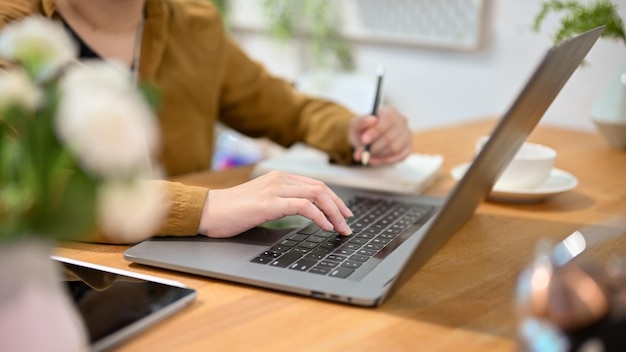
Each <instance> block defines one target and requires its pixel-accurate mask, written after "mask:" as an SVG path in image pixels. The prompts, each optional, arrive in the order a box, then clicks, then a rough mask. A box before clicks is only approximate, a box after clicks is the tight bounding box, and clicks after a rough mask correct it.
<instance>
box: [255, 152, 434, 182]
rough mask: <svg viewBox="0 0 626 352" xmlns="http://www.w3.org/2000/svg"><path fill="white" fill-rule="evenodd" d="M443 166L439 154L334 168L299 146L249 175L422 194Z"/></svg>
mask: <svg viewBox="0 0 626 352" xmlns="http://www.w3.org/2000/svg"><path fill="white" fill-rule="evenodd" d="M442 164H443V157H442V156H441V155H426V154H411V155H410V156H409V157H408V158H406V159H405V160H404V161H402V162H400V163H396V164H394V165H388V166H375V167H372V166H367V167H363V166H358V165H355V166H345V165H337V164H331V163H330V162H329V161H328V155H327V154H326V153H324V152H322V151H319V150H317V149H314V148H311V147H309V146H307V145H305V144H302V143H298V144H295V145H293V146H292V147H291V148H289V149H287V150H286V151H285V152H284V153H281V154H279V155H276V156H273V157H270V158H268V159H265V160H262V161H260V162H259V163H257V165H256V166H255V168H254V170H253V171H252V176H253V177H257V176H260V175H262V174H265V173H267V172H270V171H272V170H282V171H285V172H289V173H292V174H297V175H303V176H308V177H311V178H314V179H317V180H320V181H324V182H327V183H332V184H336V185H341V186H349V187H355V188H362V189H374V190H384V191H392V192H402V193H421V192H422V191H423V190H424V189H426V188H427V187H428V186H430V185H431V184H432V183H433V182H434V181H435V180H436V179H437V177H438V176H439V175H440V173H441V166H442Z"/></svg>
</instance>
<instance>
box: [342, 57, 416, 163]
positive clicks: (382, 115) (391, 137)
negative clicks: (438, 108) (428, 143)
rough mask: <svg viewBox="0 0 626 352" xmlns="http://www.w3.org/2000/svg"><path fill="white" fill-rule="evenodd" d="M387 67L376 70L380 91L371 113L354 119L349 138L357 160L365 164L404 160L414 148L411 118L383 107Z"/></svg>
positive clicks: (377, 90) (377, 88)
mask: <svg viewBox="0 0 626 352" xmlns="http://www.w3.org/2000/svg"><path fill="white" fill-rule="evenodd" d="M383 75H384V70H383V68H382V67H379V68H378V69H377V71H376V93H375V95H374V106H373V108H372V113H371V115H364V116H359V117H356V118H354V119H353V121H352V125H351V126H350V132H349V140H350V143H351V145H352V146H353V147H354V155H353V158H354V160H357V161H359V162H361V164H363V165H371V166H377V165H385V164H393V163H395V162H398V161H402V160H404V159H405V158H406V157H407V156H408V155H409V154H410V153H411V152H412V151H413V143H412V142H413V136H412V133H411V131H410V129H409V127H408V121H407V119H406V118H405V117H404V116H402V115H401V114H400V113H398V111H397V110H396V109H394V108H392V107H389V106H381V105H380V102H381V96H382V80H383Z"/></svg>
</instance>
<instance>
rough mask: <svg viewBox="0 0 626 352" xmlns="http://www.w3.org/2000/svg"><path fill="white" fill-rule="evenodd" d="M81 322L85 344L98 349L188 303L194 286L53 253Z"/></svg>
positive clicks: (120, 341)
mask: <svg viewBox="0 0 626 352" xmlns="http://www.w3.org/2000/svg"><path fill="white" fill-rule="evenodd" d="M52 259H53V260H55V261H57V262H59V263H60V264H61V266H62V269H63V277H62V280H63V281H64V284H65V286H66V288H67V290H68V293H69V295H70V298H71V299H73V301H74V303H75V305H76V308H77V310H78V312H79V313H80V315H81V317H82V320H83V322H84V325H85V328H86V331H87V333H88V338H89V340H90V344H91V348H92V350H94V351H104V350H108V349H111V348H112V347H114V346H116V345H118V344H120V343H122V342H123V341H125V340H126V339H128V338H130V337H131V336H133V335H134V334H137V333H138V332H140V331H143V330H145V329H146V328H148V327H149V326H151V325H153V324H155V323H157V322H159V321H161V320H163V319H164V318H166V317H168V316H169V315H171V314H173V313H174V312H176V311H178V310H180V309H182V308H183V307H185V306H186V305H188V304H189V303H191V302H192V301H193V300H194V299H195V297H196V291H195V290H192V289H189V288H186V287H184V286H183V285H182V284H180V283H178V282H175V281H170V280H164V279H159V278H156V277H152V276H147V275H141V274H136V273H132V272H129V271H124V270H119V269H113V268H108V267H104V266H100V265H95V264H90V263H86V262H81V261H76V260H72V259H68V258H63V257H58V256H53V257H52Z"/></svg>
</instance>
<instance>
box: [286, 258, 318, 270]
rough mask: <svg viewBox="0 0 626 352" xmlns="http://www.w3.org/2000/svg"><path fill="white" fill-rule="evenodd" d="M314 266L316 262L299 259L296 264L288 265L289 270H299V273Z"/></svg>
mask: <svg viewBox="0 0 626 352" xmlns="http://www.w3.org/2000/svg"><path fill="white" fill-rule="evenodd" d="M315 264H317V261H316V260H310V259H304V258H303V259H300V260H298V261H297V262H295V263H293V264H291V265H289V269H292V270H299V271H307V270H309V269H311V267H313V266H314V265H315Z"/></svg>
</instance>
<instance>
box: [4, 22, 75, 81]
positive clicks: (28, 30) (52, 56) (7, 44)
mask: <svg viewBox="0 0 626 352" xmlns="http://www.w3.org/2000/svg"><path fill="white" fill-rule="evenodd" d="M77 54H78V49H77V47H76V45H75V43H74V42H73V41H72V39H71V38H70V36H69V34H68V33H67V31H66V30H65V28H63V25H61V24H59V23H58V22H55V21H50V20H48V19H47V18H44V17H41V16H31V17H27V18H26V19H24V20H22V21H19V22H13V23H11V24H10V25H8V26H6V27H5V28H4V29H3V30H2V32H0V57H1V58H3V59H5V60H9V61H19V62H21V63H22V64H23V65H24V66H25V67H26V68H27V69H28V70H31V71H32V72H31V73H32V74H34V76H35V77H36V78H37V79H38V80H42V81H45V80H48V79H50V78H52V77H54V75H56V73H57V72H58V70H59V69H61V68H62V67H63V66H65V65H66V64H67V63H69V62H71V61H73V60H75V59H76V57H77Z"/></svg>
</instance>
